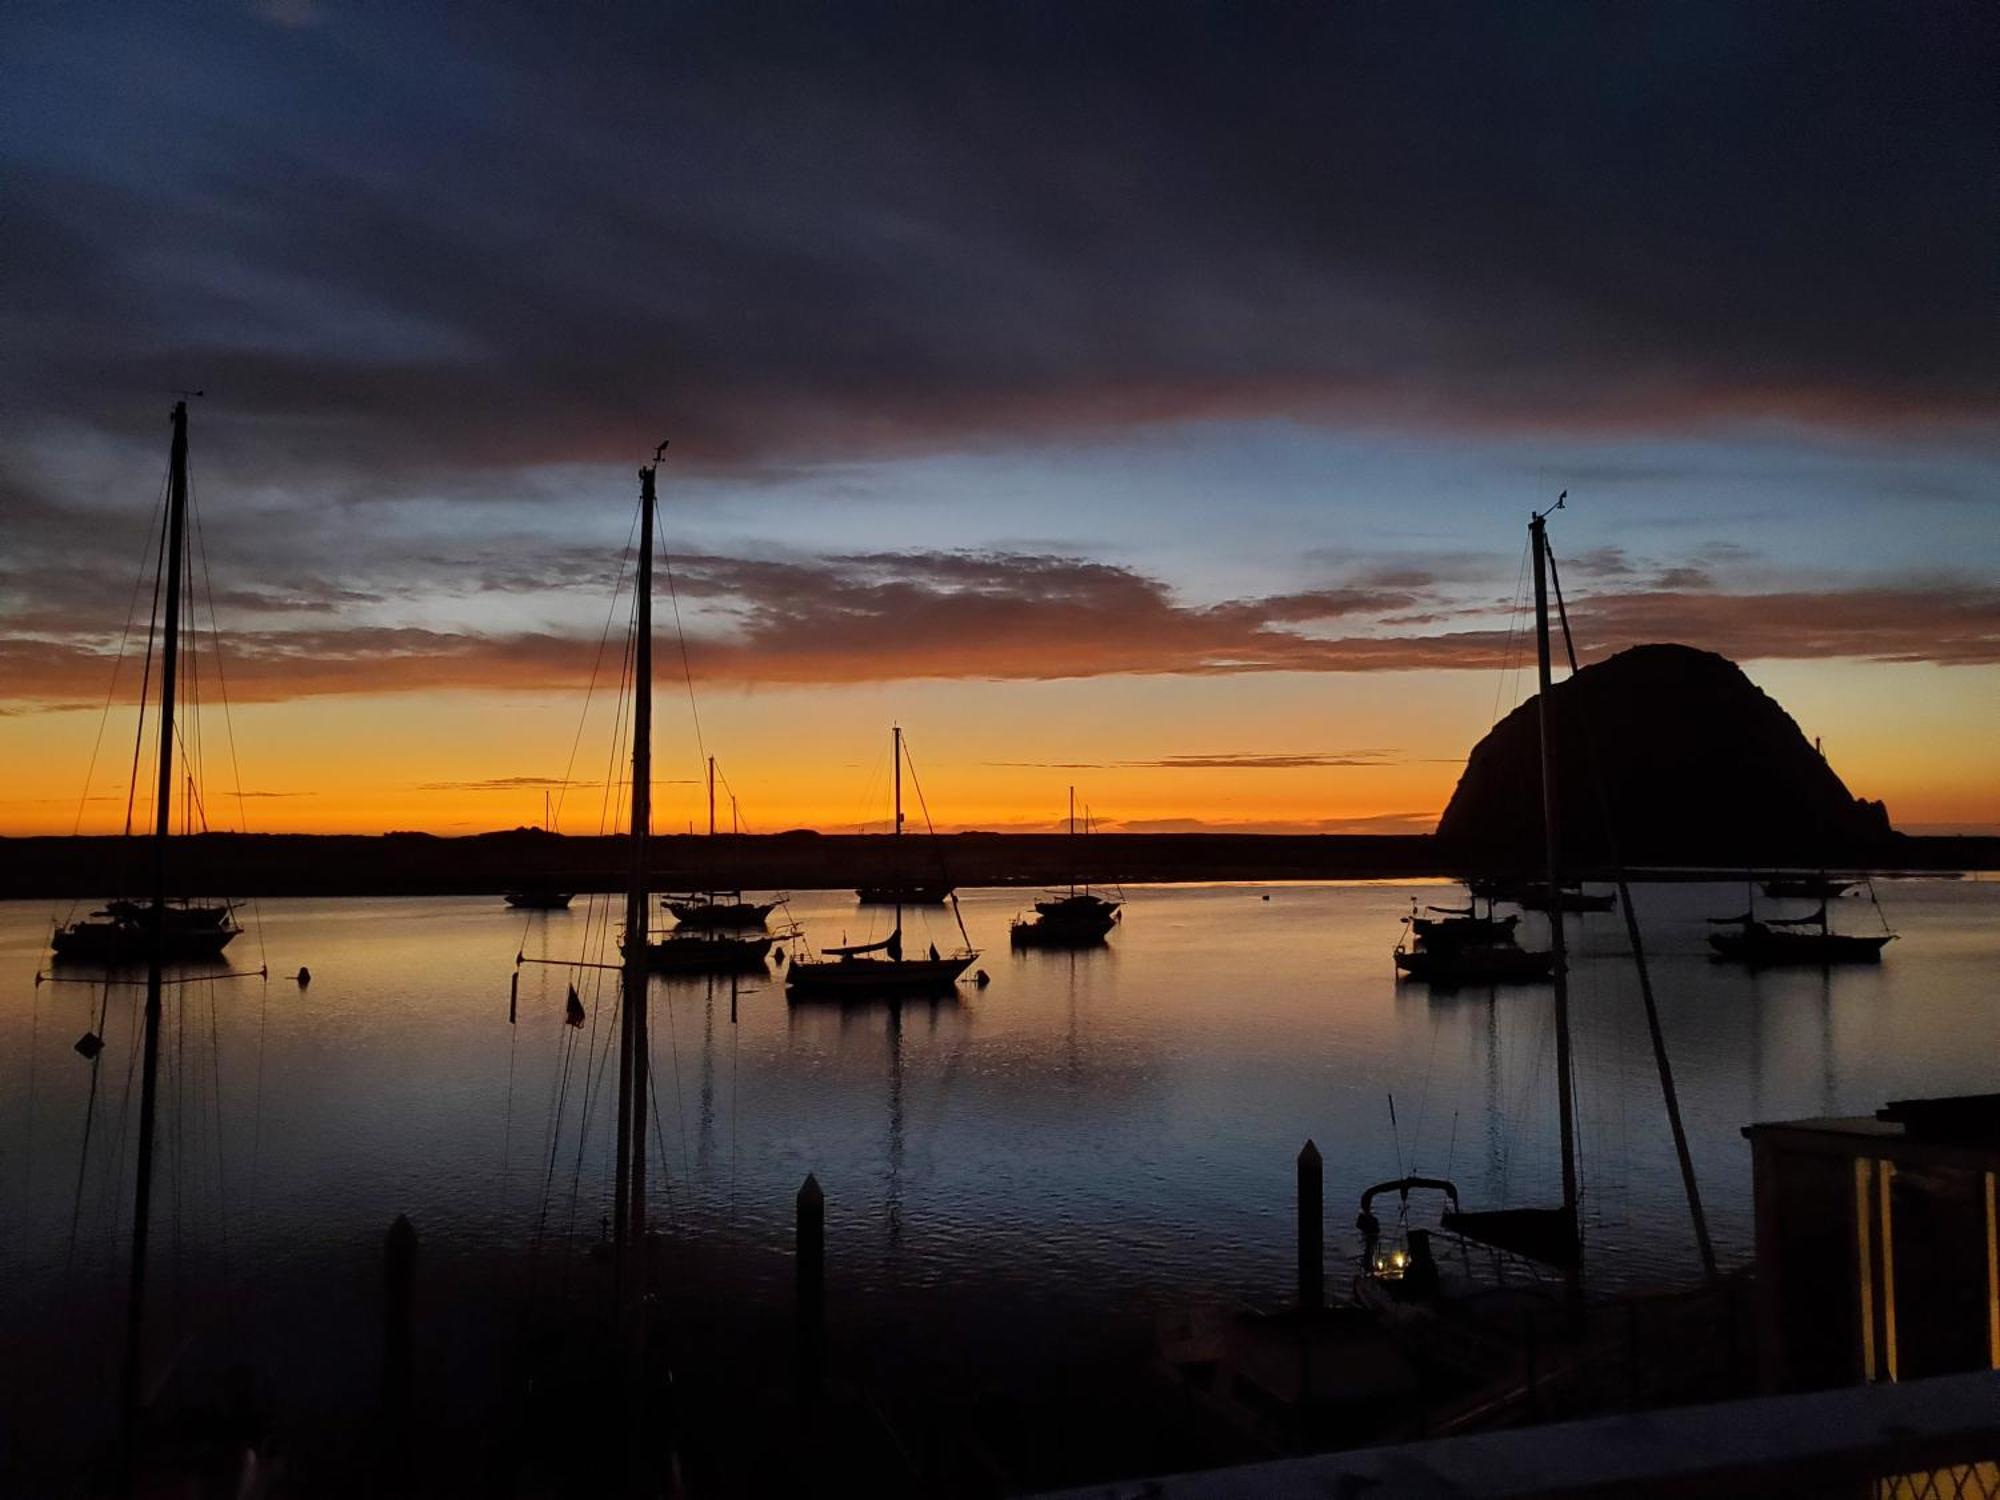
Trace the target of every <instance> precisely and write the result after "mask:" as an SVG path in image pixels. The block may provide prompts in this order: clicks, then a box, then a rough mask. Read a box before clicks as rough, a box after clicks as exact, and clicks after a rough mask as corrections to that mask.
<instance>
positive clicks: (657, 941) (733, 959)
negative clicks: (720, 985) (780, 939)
mask: <svg viewBox="0 0 2000 1500" xmlns="http://www.w3.org/2000/svg"><path fill="white" fill-rule="evenodd" d="M776 941H777V939H775V938H774V937H772V936H771V935H770V934H769V933H758V934H756V935H754V936H750V935H739V934H734V933H726V932H708V931H699V930H697V931H692V932H681V931H678V930H677V931H674V932H670V933H668V934H667V935H666V936H664V937H659V938H651V937H649V938H648V939H647V941H646V967H647V968H648V969H651V970H652V971H653V972H654V973H655V974H727V973H731V972H740V971H743V970H756V969H761V968H763V967H764V960H765V959H766V958H767V957H769V955H770V952H771V944H772V943H774V942H776Z"/></svg>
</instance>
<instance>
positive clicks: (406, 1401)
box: [382, 1214, 417, 1494]
mask: <svg viewBox="0 0 2000 1500" xmlns="http://www.w3.org/2000/svg"><path fill="white" fill-rule="evenodd" d="M416 1290H417V1231H416V1227H415V1226H414V1225H413V1224H411V1223H410V1220H409V1217H408V1215H405V1214H397V1215H396V1222H395V1223H393V1224H391V1225H390V1226H389V1234H388V1237H387V1239H386V1240H385V1241H384V1242H383V1247H382V1423H383V1435H384V1438H385V1444H384V1454H383V1456H384V1460H385V1462H386V1463H387V1465H388V1467H389V1470H390V1473H389V1474H388V1476H387V1478H388V1483H387V1485H386V1486H385V1488H386V1490H387V1491H388V1492H389V1493H391V1494H400V1493H403V1492H404V1491H405V1490H406V1489H408V1488H409V1485H408V1480H409V1474H408V1472H407V1470H408V1465H409V1460H410V1386H411V1379H410V1368H411V1357H410V1336H411V1325H412V1323H413V1322H414V1316H415V1310H416Z"/></svg>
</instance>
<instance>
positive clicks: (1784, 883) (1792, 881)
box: [1761, 875, 1862, 901]
mask: <svg viewBox="0 0 2000 1500" xmlns="http://www.w3.org/2000/svg"><path fill="white" fill-rule="evenodd" d="M1861 883H1862V882H1860V881H1859V880H1835V879H1832V878H1830V877H1829V876H1825V875H1773V876H1771V877H1770V878H1769V879H1768V880H1765V881H1763V882H1761V884H1762V888H1763V891H1764V894H1765V895H1767V896H1769V897H1770V898H1771V899H1772V900H1773V901H1831V900H1835V899H1837V898H1839V897H1841V896H1845V895H1846V894H1847V893H1848V892H1849V891H1851V890H1853V889H1854V888H1855V887H1856V886H1858V885H1860V884H1861Z"/></svg>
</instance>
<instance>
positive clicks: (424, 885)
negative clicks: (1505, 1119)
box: [0, 829, 2000, 900]
mask: <svg viewBox="0 0 2000 1500" xmlns="http://www.w3.org/2000/svg"><path fill="white" fill-rule="evenodd" d="M149 844H150V840H148V839H144V838H135V839H129V840H128V839H119V838H102V837H91V838H66V837H46V838H0V900H31V899H46V898H67V897H84V898H89V897H98V896H104V895H109V894H114V893H118V892H130V891H132V890H134V889H136V888H137V884H138V882H139V881H140V880H142V879H144V878H145V877H146V873H147V870H148V865H147V862H146V850H147V848H148V846H149ZM625 849H626V840H625V839H624V838H623V837H612V838H597V837H587V838H569V837H563V836H561V835H556V834H547V833H542V832H540V831H539V830H534V829H517V830H514V831H511V832H504V833H486V834H469V835H464V836H461V837H443V836H438V835H432V834H409V833H391V834H376V835H357V834H203V835H200V836H197V837H194V838H187V839H176V840H174V841H173V846H172V853H171V856H170V859H171V865H172V869H173V875H172V880H171V884H172V885H173V887H174V888H175V889H176V890H182V891H188V892H201V893H209V894H223V893H227V894H230V895H241V896H401V895H409V896H419V895H484V894H497V893H498V892H500V891H503V890H506V889H508V888H510V887H512V886H516V885H520V884H523V883H527V882H540V883H546V884H553V885H556V886H558V887H559V888H562V889H568V890H573V891H577V892H584V891H594V890H618V889H622V888H623V887H624V884H625V881H626V871H627V869H628V867H629V862H628V859H627V856H626V854H625V852H624V851H625ZM652 856H653V857H652V861H651V864H652V885H653V888H654V889H655V890H660V891H667V890H673V889H676V888H681V889H696V888H702V887H707V886H709V885H711V884H712V885H716V886H723V887H731V888H734V887H741V888H742V889H746V890H840V889H846V888H851V887H853V886H855V885H858V884H861V883H864V882H866V881H871V880H883V879H886V878H888V877H889V876H891V875H892V874H893V873H894V872H895V869H896V862H897V859H898V857H900V858H901V859H902V860H903V861H904V863H905V865H906V874H907V875H909V876H911V877H923V878H929V877H932V876H935V875H940V874H942V875H944V876H946V877H948V878H949V879H950V880H951V881H953V882H954V883H956V884H959V885H964V886H1004V885H1053V884H1059V883H1064V882H1067V881H1070V880H1072V879H1075V880H1079V881H1082V880H1088V881H1091V882H1093V883H1097V884H1114V883H1116V884H1126V885H1146V884H1166V883H1175V882H1187V881H1213V880H1221V881H1228V880H1245V881H1250V880H1369V879H1382V880H1393V879H1421V878H1427V877H1452V876H1458V875H1465V874H1476V873H1481V872H1487V871H1497V870H1502V869H1504V868H1506V867H1507V865H1509V864H1510V863H1514V862H1513V861H1508V860H1503V859H1496V858H1494V857H1493V856H1492V854H1491V852H1490V851H1487V852H1483V853H1482V852H1475V851H1471V850H1467V849H1464V848H1454V847H1452V846H1450V845H1448V844H1446V843H1444V842H1442V841H1440V840H1439V839H1438V838H1437V837H1436V836H1434V835H1430V834H1210V833H1159V834H1154V833H1098V834H1088V835H1083V836H1080V837H1078V838H1076V839H1074V840H1072V839H1069V838H1067V837H1065V836H1064V835H1061V834H1021V833H960V834H944V835H940V836H938V837H936V838H934V839H932V838H919V837H911V838H908V839H905V840H904V841H903V847H902V849H901V850H900V851H898V850H897V849H896V848H895V847H894V841H893V840H892V839H890V838H888V837H886V836H884V835H880V834H818V833H810V832H794V833H779V834H743V835H733V834H725V835H718V836H716V837H715V838H714V839H712V840H711V839H709V838H705V837H701V836H689V835H687V834H664V835H656V836H655V837H654V839H653V849H652ZM1538 858H1539V855H1533V856H1532V857H1531V861H1530V867H1532V859H1538ZM1819 863H1820V861H1819V860H1818V858H1817V857H1807V856H1804V855H1802V854H1801V853H1800V852H1798V851H1793V852H1791V853H1790V854H1789V855H1788V854H1786V853H1785V852H1784V851H1770V850H1765V851H1755V852H1754V853H1738V854H1736V855H1735V856H1734V857H1730V858H1714V857H1710V858H1706V859H1702V858H1677V859H1671V860H1655V861H1645V862H1635V864H1634V866H1633V874H1634V876H1635V878H1644V879H1649V880H1658V879H1666V880H1696V879H1739V878H1741V877H1742V875H1743V874H1744V872H1745V870H1746V868H1749V869H1755V870H1764V869H1812V868H1817V867H1818V865H1819ZM1827 864H1828V865H1829V867H1831V868H1833V869H1836V870H1840V871H1848V870H1874V871H1877V872H1892V873H1904V872H1907V873H1911V874H1926V873H1929V874H1935V873H1944V872H1952V871H1987V870H2000V838H1993V837H1970V836H1958V837H1951V836H1944V837H1930V836H1916V835H1905V834H1897V835H1894V836H1892V838H1891V839H1890V840H1888V841H1886V842H1885V843H1884V844H1883V845H1881V846H1880V847H1877V848H1873V849H1870V850H1867V851H1865V852H1864V853H1863V855H1862V857H1858V858H1853V857H1850V858H1845V859H1832V860H1828V861H1827ZM1580 873H1582V874H1584V875H1585V876H1586V878H1602V876H1603V874H1604V872H1602V871H1590V870H1586V871H1582V872H1580Z"/></svg>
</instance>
